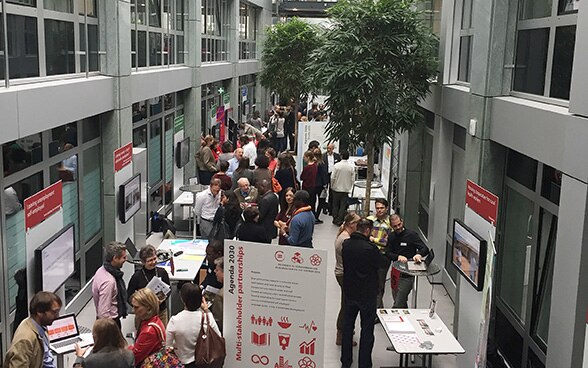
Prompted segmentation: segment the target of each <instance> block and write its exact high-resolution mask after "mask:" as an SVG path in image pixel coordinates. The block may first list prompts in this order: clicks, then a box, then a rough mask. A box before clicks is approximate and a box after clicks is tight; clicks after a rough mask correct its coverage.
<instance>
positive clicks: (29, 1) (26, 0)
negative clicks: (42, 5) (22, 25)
mask: <svg viewBox="0 0 588 368" xmlns="http://www.w3.org/2000/svg"><path fill="white" fill-rule="evenodd" d="M6 2H7V3H12V4H18V5H28V6H37V1H36V0H6Z"/></svg>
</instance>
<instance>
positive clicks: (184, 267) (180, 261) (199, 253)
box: [157, 239, 208, 281]
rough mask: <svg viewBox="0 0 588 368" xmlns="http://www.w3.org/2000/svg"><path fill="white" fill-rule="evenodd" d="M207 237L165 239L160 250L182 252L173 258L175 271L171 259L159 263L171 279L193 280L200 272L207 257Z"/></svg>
mask: <svg viewBox="0 0 588 368" xmlns="http://www.w3.org/2000/svg"><path fill="white" fill-rule="evenodd" d="M207 245H208V240H207V239H194V240H190V239H165V240H163V241H162V242H161V244H160V245H159V247H158V248H157V249H158V250H168V251H170V252H172V253H174V254H175V253H178V252H180V251H181V252H182V254H180V255H178V256H176V257H174V258H173V262H174V269H175V270H174V273H173V274H172V272H171V264H170V261H167V262H163V263H160V264H158V266H160V267H163V268H165V270H166V271H167V273H168V274H169V279H170V281H192V280H194V278H195V277H196V274H198V271H199V270H200V266H202V263H204V260H205V258H206V246H207Z"/></svg>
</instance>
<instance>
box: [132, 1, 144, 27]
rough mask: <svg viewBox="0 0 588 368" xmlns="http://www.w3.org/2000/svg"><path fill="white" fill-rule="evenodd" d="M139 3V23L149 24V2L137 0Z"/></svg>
mask: <svg viewBox="0 0 588 368" xmlns="http://www.w3.org/2000/svg"><path fill="white" fill-rule="evenodd" d="M135 1H136V3H137V23H138V24H147V15H146V14H147V0H135Z"/></svg>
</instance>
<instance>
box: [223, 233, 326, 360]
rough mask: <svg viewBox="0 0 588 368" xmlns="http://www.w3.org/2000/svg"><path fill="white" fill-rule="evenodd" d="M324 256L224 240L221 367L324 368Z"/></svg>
mask: <svg viewBox="0 0 588 368" xmlns="http://www.w3.org/2000/svg"><path fill="white" fill-rule="evenodd" d="M326 257H327V252H326V251H324V250H318V249H313V248H302V247H291V246H277V247H276V246H270V245H267V244H259V243H249V242H240V241H232V240H231V241H225V258H224V259H225V284H224V333H223V336H225V338H226V348H227V358H226V360H225V367H226V368H240V367H254V366H269V367H290V366H292V367H314V366H316V367H324V337H325V304H326V303H325V294H324V290H325V287H326V277H327V275H326V271H327V258H326Z"/></svg>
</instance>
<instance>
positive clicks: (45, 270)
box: [35, 224, 75, 292]
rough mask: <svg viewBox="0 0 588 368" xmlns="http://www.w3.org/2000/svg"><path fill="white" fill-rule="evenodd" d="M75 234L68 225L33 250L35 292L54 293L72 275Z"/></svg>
mask: <svg viewBox="0 0 588 368" xmlns="http://www.w3.org/2000/svg"><path fill="white" fill-rule="evenodd" d="M74 266H75V232H74V224H69V225H67V226H66V227H64V228H63V229H61V230H60V231H59V232H58V233H57V234H55V235H53V236H52V237H51V238H49V240H47V241H46V242H45V243H43V245H41V246H40V247H38V248H37V249H35V290H36V291H41V290H43V291H51V292H55V291H57V289H59V288H60V287H61V285H63V284H64V283H65V281H66V280H67V279H68V278H69V277H70V276H71V275H72V274H73V273H74V270H75V269H74Z"/></svg>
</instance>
